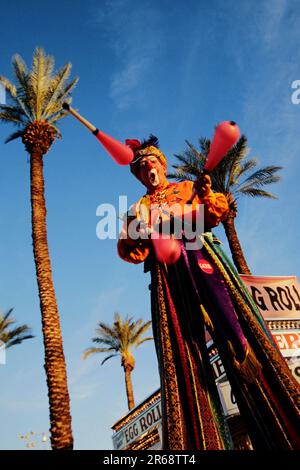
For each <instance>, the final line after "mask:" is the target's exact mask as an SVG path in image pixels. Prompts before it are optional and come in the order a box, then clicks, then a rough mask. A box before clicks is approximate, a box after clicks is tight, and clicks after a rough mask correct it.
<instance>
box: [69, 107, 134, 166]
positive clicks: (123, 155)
mask: <svg viewBox="0 0 300 470" xmlns="http://www.w3.org/2000/svg"><path fill="white" fill-rule="evenodd" d="M63 109H65V110H67V111H69V113H70V114H72V116H74V117H75V118H76V119H77V120H78V121H79V122H81V124H83V125H84V126H85V127H87V129H89V131H91V132H92V133H93V134H94V136H95V137H96V139H98V140H99V142H101V144H102V145H103V147H104V148H105V150H106V151H107V152H108V153H109V155H110V156H111V157H112V158H113V159H114V161H115V162H116V163H118V164H119V165H129V164H130V163H131V162H132V160H133V150H132V149H131V148H130V147H128V146H127V145H125V144H123V143H122V142H119V141H118V140H116V139H114V138H113V137H111V136H110V135H107V134H105V133H104V132H102V131H100V130H99V129H98V128H97V127H95V126H94V125H93V124H91V123H90V122H89V121H87V120H86V119H85V118H84V117H83V116H81V115H80V114H79V113H78V112H77V111H75V109H73V108H71V106H70V105H69V104H68V103H63Z"/></svg>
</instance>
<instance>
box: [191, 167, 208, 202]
mask: <svg viewBox="0 0 300 470" xmlns="http://www.w3.org/2000/svg"><path fill="white" fill-rule="evenodd" d="M194 190H195V192H196V194H197V196H198V197H199V198H200V199H202V198H204V197H205V196H207V195H208V194H209V193H210V190H211V179H210V176H209V175H207V174H206V173H203V174H201V175H200V176H198V178H197V179H196V181H195V182H194Z"/></svg>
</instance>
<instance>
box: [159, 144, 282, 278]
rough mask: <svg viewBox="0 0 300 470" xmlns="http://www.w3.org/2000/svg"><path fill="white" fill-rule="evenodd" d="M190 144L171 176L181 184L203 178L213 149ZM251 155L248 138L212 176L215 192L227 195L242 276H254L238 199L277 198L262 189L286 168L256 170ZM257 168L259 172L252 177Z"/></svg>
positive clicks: (228, 222)
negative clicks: (240, 229) (242, 234)
mask: <svg viewBox="0 0 300 470" xmlns="http://www.w3.org/2000/svg"><path fill="white" fill-rule="evenodd" d="M186 143H187V146H188V148H187V149H186V150H185V151H184V152H183V154H180V155H175V157H176V158H177V159H178V160H179V162H180V164H179V165H173V168H174V169H175V173H171V174H169V175H168V176H169V177H170V178H176V179H177V180H179V181H184V180H194V179H196V178H197V176H199V175H200V173H201V171H202V169H203V166H204V162H205V160H206V157H207V155H208V152H209V148H210V141H209V140H208V139H205V138H201V139H199V145H200V150H197V149H196V148H195V147H194V146H193V145H192V144H191V143H190V142H188V141H186ZM248 152H249V150H248V147H247V139H246V137H245V136H241V138H240V139H239V141H238V142H237V143H236V145H235V146H234V147H233V148H232V149H231V150H230V151H229V152H228V153H227V155H226V157H225V158H224V159H223V160H221V162H220V163H219V164H218V166H217V167H216V168H215V169H214V170H213V171H212V172H211V174H210V176H211V179H212V189H213V190H215V191H217V192H220V193H223V194H225V196H226V197H227V200H228V204H229V213H228V216H227V218H226V219H225V220H224V221H223V222H222V223H223V226H224V229H225V232H226V236H227V239H228V243H229V247H230V250H231V254H232V258H233V261H234V264H235V266H236V268H237V270H238V272H239V273H241V274H251V272H250V269H249V267H248V264H247V262H246V259H245V256H244V253H243V250H242V247H241V244H240V241H239V238H238V235H237V232H236V228H235V218H236V216H237V200H238V198H239V196H243V195H244V196H251V197H266V198H271V199H277V198H276V196H274V195H273V194H271V193H270V192H268V191H265V190H264V189H262V188H263V187H264V186H266V185H269V184H271V183H276V182H278V181H279V180H280V176H279V175H278V174H276V173H277V172H278V171H279V170H281V169H282V167H281V166H274V165H271V166H265V167H263V168H260V169H255V168H256V166H257V160H256V158H247V156H248ZM254 169H255V171H254V172H251V173H250V174H249V172H250V171H251V170H254Z"/></svg>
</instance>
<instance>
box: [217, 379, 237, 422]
mask: <svg viewBox="0 0 300 470" xmlns="http://www.w3.org/2000/svg"><path fill="white" fill-rule="evenodd" d="M217 387H218V392H219V395H220V399H221V403H222V406H223V410H224V413H225V416H232V415H236V414H238V413H239V409H238V407H237V404H236V400H235V397H234V395H233V393H232V390H231V387H230V383H229V382H228V381H226V382H219V383H218V384H217Z"/></svg>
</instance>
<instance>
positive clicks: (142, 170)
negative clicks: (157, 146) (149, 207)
mask: <svg viewBox="0 0 300 470" xmlns="http://www.w3.org/2000/svg"><path fill="white" fill-rule="evenodd" d="M139 179H140V181H141V182H142V183H143V185H144V186H146V188H147V189H148V192H149V193H153V192H155V191H156V190H157V189H160V188H162V187H163V186H165V184H166V182H167V179H166V169H165V167H164V165H162V163H161V162H160V161H159V159H158V158H157V157H156V156H155V155H145V157H143V158H142V159H141V161H140V163H139Z"/></svg>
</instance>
